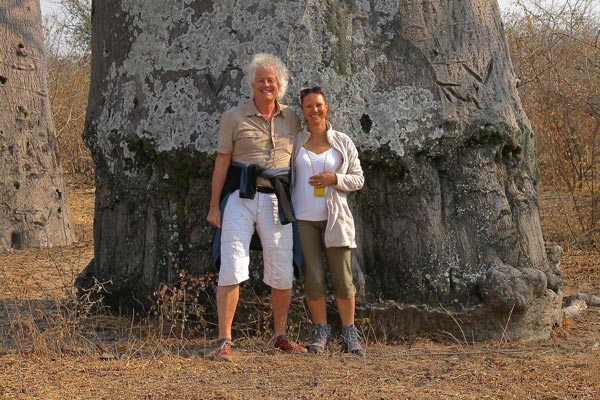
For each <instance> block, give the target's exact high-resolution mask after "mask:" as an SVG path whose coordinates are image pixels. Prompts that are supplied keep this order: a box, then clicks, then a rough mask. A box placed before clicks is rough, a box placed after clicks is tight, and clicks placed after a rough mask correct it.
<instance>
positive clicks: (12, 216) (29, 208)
mask: <svg viewBox="0 0 600 400" xmlns="http://www.w3.org/2000/svg"><path fill="white" fill-rule="evenodd" d="M0 99H2V102H1V105H0V165H2V168H1V169H0V182H2V183H0V250H9V249H22V248H25V247H40V246H55V245H65V244H70V243H71V242H72V241H73V228H72V223H71V213H70V209H69V203H68V201H67V193H66V191H65V186H64V183H63V178H62V172H61V167H60V162H59V158H58V156H57V148H56V137H55V133H56V132H55V129H54V123H53V121H52V114H51V112H50V104H49V101H48V88H47V84H46V57H45V53H44V41H43V35H42V18H41V13H40V7H39V1H38V0H7V1H4V2H3V3H2V7H1V8H0Z"/></svg>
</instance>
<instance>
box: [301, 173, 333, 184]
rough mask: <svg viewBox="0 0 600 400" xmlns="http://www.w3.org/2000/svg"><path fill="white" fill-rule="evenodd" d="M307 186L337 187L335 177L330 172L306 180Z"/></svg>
mask: <svg viewBox="0 0 600 400" xmlns="http://www.w3.org/2000/svg"><path fill="white" fill-rule="evenodd" d="M308 184H309V185H311V186H316V187H323V186H335V185H337V175H336V174H334V173H331V172H325V173H324V174H318V175H313V176H311V177H310V178H308Z"/></svg>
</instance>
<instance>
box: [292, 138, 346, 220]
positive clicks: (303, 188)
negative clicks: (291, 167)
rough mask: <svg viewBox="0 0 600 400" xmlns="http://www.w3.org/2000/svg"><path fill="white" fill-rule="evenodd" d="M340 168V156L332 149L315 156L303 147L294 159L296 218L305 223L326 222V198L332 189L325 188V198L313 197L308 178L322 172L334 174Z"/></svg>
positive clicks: (312, 189) (329, 187) (312, 188)
mask: <svg viewBox="0 0 600 400" xmlns="http://www.w3.org/2000/svg"><path fill="white" fill-rule="evenodd" d="M341 166H342V155H341V154H340V152H339V151H337V150H335V149H334V148H329V150H327V151H325V152H323V153H321V154H315V153H313V152H312V151H309V150H306V149H305V148H304V147H302V148H301V149H300V151H299V152H298V156H297V157H296V171H295V172H296V180H295V183H294V196H293V199H292V201H293V202H294V211H295V212H296V218H297V219H301V220H305V221H326V220H327V196H328V194H329V192H330V191H331V190H334V189H333V187H331V186H327V187H326V188H325V189H326V195H325V197H317V196H315V195H314V186H311V185H309V184H308V178H310V177H311V176H313V175H318V174H322V173H323V172H335V171H337V170H338V169H339V168H340V167H341Z"/></svg>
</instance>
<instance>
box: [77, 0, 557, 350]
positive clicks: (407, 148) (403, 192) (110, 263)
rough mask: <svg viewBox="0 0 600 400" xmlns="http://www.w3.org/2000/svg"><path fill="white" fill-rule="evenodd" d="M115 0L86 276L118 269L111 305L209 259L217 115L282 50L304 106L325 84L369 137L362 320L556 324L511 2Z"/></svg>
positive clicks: (337, 120)
mask: <svg viewBox="0 0 600 400" xmlns="http://www.w3.org/2000/svg"><path fill="white" fill-rule="evenodd" d="M116 3H117V2H111V1H105V2H97V3H95V4H94V12H93V27H94V29H93V37H92V49H93V57H92V79H91V82H92V84H91V90H90V98H89V104H88V115H87V122H86V131H85V134H84V137H85V140H86V143H87V144H88V146H89V147H90V149H91V152H92V155H93V158H94V162H95V165H96V209H95V213H96V214H95V215H96V217H95V226H94V244H95V258H94V260H93V261H92V262H91V263H90V265H89V266H88V267H87V268H86V270H85V271H84V272H83V273H82V274H81V275H80V276H79V278H78V282H77V283H78V285H79V286H80V287H89V286H91V285H92V284H93V282H94V280H95V279H98V280H101V281H103V282H105V281H110V282H111V284H110V285H109V287H108V288H107V289H108V291H109V293H110V294H109V296H108V301H109V302H111V303H112V304H121V305H125V303H126V302H127V301H142V302H143V301H144V299H146V298H147V296H148V295H150V294H151V293H152V292H153V291H154V290H156V288H158V286H159V285H160V283H161V282H168V281H173V280H175V279H176V274H175V268H176V267H177V268H185V269H187V270H188V271H190V272H191V273H194V274H203V273H205V272H208V271H211V238H212V230H211V229H210V228H209V226H208V224H207V223H206V221H205V218H206V212H207V208H208V203H209V201H208V200H209V187H210V177H211V172H212V165H213V161H214V152H215V148H216V142H217V134H216V132H217V125H218V121H219V119H220V117H221V113H222V112H223V111H224V110H225V109H227V108H229V107H231V106H234V105H236V104H238V103H240V102H242V101H245V100H246V99H247V97H248V95H249V91H248V89H247V85H246V84H245V83H244V82H243V78H244V76H243V70H242V67H243V66H244V65H245V64H246V63H247V61H248V60H249V59H250V58H251V56H252V54H253V53H254V52H258V51H267V52H272V53H275V54H277V55H280V56H281V57H283V59H284V60H285V61H286V62H287V64H288V65H289V67H290V69H291V72H292V74H291V75H292V77H293V79H292V82H291V83H290V93H291V95H290V96H289V97H288V100H289V102H291V103H292V104H293V105H295V106H297V105H298V103H297V99H296V98H295V93H297V92H298V90H299V89H300V88H301V87H305V86H309V85H315V84H323V85H324V86H325V87H326V89H327V91H328V92H329V93H330V96H329V102H330V109H331V110H332V111H333V115H332V121H333V123H334V125H335V126H336V127H338V129H340V130H342V131H345V132H348V133H349V134H350V135H351V136H352V137H353V139H354V141H355V142H356V144H357V146H358V148H359V150H360V152H361V160H362V162H363V167H364V170H365V175H366V185H365V188H364V189H363V190H362V191H361V192H359V193H358V194H357V195H356V196H355V197H353V198H352V207H353V213H354V215H355V217H356V219H357V225H358V241H359V249H358V251H357V252H356V253H355V263H354V265H355V270H354V271H353V272H354V274H355V277H356V281H357V282H358V283H359V284H358V286H359V291H360V294H361V295H362V301H363V305H364V307H363V308H362V309H361V311H360V313H361V315H362V316H366V317H369V318H371V322H372V323H373V326H375V327H376V328H378V329H381V330H385V331H386V332H387V333H388V334H391V335H396V334H410V333H416V332H423V331H432V330H445V331H448V332H451V333H453V334H461V333H463V334H465V335H467V336H468V337H469V338H489V337H499V336H504V335H508V336H509V337H513V338H515V337H520V338H538V337H547V336H548V335H549V332H550V329H551V327H552V326H553V325H554V324H556V323H558V322H559V321H560V318H561V314H560V308H561V292H560V287H561V279H560V273H559V271H558V269H557V267H556V265H554V264H553V263H550V262H549V261H548V259H547V257H546V251H545V248H544V242H543V239H542V235H541V230H540V223H539V216H538V209H537V201H536V183H537V170H536V166H535V149H534V143H533V132H532V130H531V127H530V125H529V121H528V120H527V118H526V116H525V114H524V112H523V110H522V107H521V103H520V100H519V97H518V94H517V90H516V79H515V76H514V74H513V71H512V67H511V64H510V59H509V56H508V48H507V43H506V39H505V36H504V32H503V30H502V24H501V21H500V14H499V10H498V6H497V4H496V3H495V2H489V1H488V0H472V1H468V2H467V1H447V0H435V1H432V2H425V3H423V2H400V1H398V2H395V1H391V2H390V1H371V2H367V3H365V2H359V1H345V2H341V1H335V0H328V1H312V0H308V1H294V2H283V1H275V2H273V1H265V0H253V1H244V2H237V3H235V4H223V3H216V2H210V1H199V0H196V1H191V2H190V1H176V0H172V1H169V2H168V4H167V5H165V2H164V1H158V0H149V1H146V2H144V3H143V4H142V3H140V2H139V1H135V0H121V1H119V2H118V5H119V7H115V4H116ZM257 270H258V269H257ZM258 284H259V283H258ZM382 300H385V301H382Z"/></svg>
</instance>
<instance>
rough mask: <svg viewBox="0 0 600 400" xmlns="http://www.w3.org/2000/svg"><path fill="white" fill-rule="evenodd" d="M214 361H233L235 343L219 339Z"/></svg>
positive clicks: (213, 357)
mask: <svg viewBox="0 0 600 400" xmlns="http://www.w3.org/2000/svg"><path fill="white" fill-rule="evenodd" d="M212 359H213V360H215V361H228V362H231V361H233V342H232V341H231V340H229V339H219V340H218V341H217V349H216V350H215V352H214V353H213V356H212Z"/></svg>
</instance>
